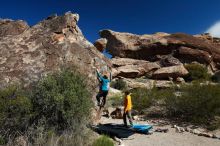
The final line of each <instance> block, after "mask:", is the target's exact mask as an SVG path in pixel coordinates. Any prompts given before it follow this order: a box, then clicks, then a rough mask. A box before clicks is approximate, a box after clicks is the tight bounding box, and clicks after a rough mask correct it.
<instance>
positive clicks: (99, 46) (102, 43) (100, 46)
mask: <svg viewBox="0 0 220 146" xmlns="http://www.w3.org/2000/svg"><path fill="white" fill-rule="evenodd" d="M106 45H107V39H105V38H101V39H98V40H96V41H95V43H94V46H95V47H96V48H97V49H98V50H99V51H100V52H103V51H104V50H105V48H106Z"/></svg>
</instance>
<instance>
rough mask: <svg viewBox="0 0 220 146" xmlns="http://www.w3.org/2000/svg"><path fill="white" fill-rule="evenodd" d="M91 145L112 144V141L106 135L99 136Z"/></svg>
mask: <svg viewBox="0 0 220 146" xmlns="http://www.w3.org/2000/svg"><path fill="white" fill-rule="evenodd" d="M92 146H114V143H113V141H112V140H111V139H110V138H109V137H107V136H101V137H100V138H98V139H97V140H95V141H94V143H93V144H92Z"/></svg>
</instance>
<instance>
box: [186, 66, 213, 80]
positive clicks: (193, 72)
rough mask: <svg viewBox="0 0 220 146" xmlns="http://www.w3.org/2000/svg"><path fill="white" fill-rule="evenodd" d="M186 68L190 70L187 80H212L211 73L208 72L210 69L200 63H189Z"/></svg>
mask: <svg viewBox="0 0 220 146" xmlns="http://www.w3.org/2000/svg"><path fill="white" fill-rule="evenodd" d="M185 68H186V69H187V70H188V71H189V74H188V75H187V76H186V77H185V80H186V81H193V80H210V78H211V75H210V74H209V73H208V69H207V68H206V67H205V66H203V65H200V64H187V65H185Z"/></svg>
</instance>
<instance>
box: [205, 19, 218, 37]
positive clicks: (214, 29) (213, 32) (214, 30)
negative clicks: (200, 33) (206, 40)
mask: <svg viewBox="0 0 220 146" xmlns="http://www.w3.org/2000/svg"><path fill="white" fill-rule="evenodd" d="M206 32H208V33H210V34H211V35H212V36H214V37H219V38H220V21H218V22H216V23H215V24H213V25H212V26H211V27H209V28H208V29H207V31H206Z"/></svg>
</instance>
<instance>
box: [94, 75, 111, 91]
mask: <svg viewBox="0 0 220 146" xmlns="http://www.w3.org/2000/svg"><path fill="white" fill-rule="evenodd" d="M97 75H98V78H99V79H100V81H101V83H102V85H101V90H102V91H108V90H109V86H110V80H109V79H105V78H103V76H101V74H100V73H99V72H97Z"/></svg>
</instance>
